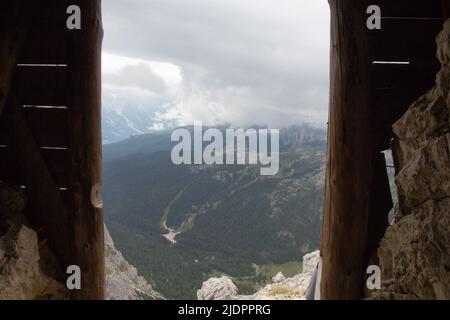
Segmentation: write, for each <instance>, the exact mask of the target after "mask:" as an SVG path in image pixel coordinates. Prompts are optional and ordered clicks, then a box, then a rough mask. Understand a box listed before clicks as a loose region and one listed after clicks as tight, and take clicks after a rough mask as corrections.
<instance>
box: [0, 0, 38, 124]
mask: <svg viewBox="0 0 450 320" xmlns="http://www.w3.org/2000/svg"><path fill="white" fill-rule="evenodd" d="M36 3H37V1H25V0H15V1H2V2H1V4H0V116H1V115H2V113H3V109H4V106H5V103H6V99H7V98H8V94H9V90H10V89H11V82H12V79H13V75H14V70H15V68H16V64H17V60H18V58H19V55H20V52H21V49H22V45H23V42H24V39H25V36H26V34H27V32H28V30H29V27H30V23H31V17H32V11H33V10H32V7H33V6H36ZM29 7H30V8H31V10H30V8H29Z"/></svg>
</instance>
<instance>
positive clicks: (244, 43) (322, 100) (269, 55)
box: [103, 0, 329, 127]
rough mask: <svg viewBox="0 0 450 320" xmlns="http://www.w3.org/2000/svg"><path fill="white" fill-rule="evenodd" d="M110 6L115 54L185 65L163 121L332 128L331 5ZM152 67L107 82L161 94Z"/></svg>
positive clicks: (110, 43) (192, 2) (223, 1)
mask: <svg viewBox="0 0 450 320" xmlns="http://www.w3.org/2000/svg"><path fill="white" fill-rule="evenodd" d="M103 7H104V10H103V11H104V28H105V42H104V49H105V50H106V52H109V53H112V54H117V55H123V56H129V57H134V58H139V59H143V60H148V61H159V62H168V63H171V64H174V65H177V66H178V67H179V69H180V72H181V77H182V81H181V83H180V84H179V89H177V90H176V91H177V94H176V95H175V96H174V98H173V100H172V101H171V102H170V103H168V104H167V105H166V107H165V109H164V110H162V111H160V112H158V117H157V118H158V119H157V120H159V121H162V122H164V121H174V120H176V121H177V122H179V123H183V124H189V123H192V121H194V120H201V121H203V122H204V123H205V124H221V123H231V124H234V125H253V124H260V125H270V126H272V127H280V126H284V125H291V124H296V123H297V124H298V123H300V122H318V123H325V122H326V118H327V109H328V77H329V75H328V73H329V71H328V69H329V63H328V61H329V22H328V20H329V17H328V8H327V3H326V1H325V0H323V1H318V0H279V1H273V0H246V1H242V0H189V1H186V0H108V1H105V2H103ZM140 71H142V73H143V74H145V75H139V73H140ZM149 71H152V70H151V69H150V70H149V69H146V68H142V69H140V68H138V67H137V66H135V67H134V68H124V69H123V70H122V74H120V73H119V74H116V77H115V78H110V77H109V76H107V77H106V78H105V81H109V82H111V83H115V84H116V85H124V86H125V85H127V83H129V84H131V85H134V86H138V87H142V88H148V89H150V90H151V91H152V92H154V93H156V94H162V93H163V91H164V90H166V89H167V88H166V84H165V82H164V81H163V80H161V79H160V78H158V77H152V76H149V75H150V74H153V73H149ZM117 75H121V76H123V77H117ZM153 75H154V74H153ZM119 78H121V79H119ZM159 80H161V81H159ZM169 89H170V85H169Z"/></svg>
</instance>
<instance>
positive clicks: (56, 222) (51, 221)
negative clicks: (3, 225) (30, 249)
mask: <svg viewBox="0 0 450 320" xmlns="http://www.w3.org/2000/svg"><path fill="white" fill-rule="evenodd" d="M7 109H8V113H10V115H11V117H10V119H11V123H12V128H13V130H14V132H13V134H12V144H11V149H12V152H13V154H14V158H15V169H16V170H17V171H19V174H20V176H21V177H22V178H23V179H24V181H23V183H24V185H25V186H26V187H27V190H26V192H27V196H28V198H29V202H30V206H31V209H32V210H30V215H29V218H30V219H31V221H32V223H33V224H34V225H36V226H38V228H39V229H40V230H42V231H43V234H44V235H45V237H48V239H49V244H50V247H51V248H52V249H53V251H54V252H55V253H56V254H57V255H58V257H59V258H60V261H61V262H62V263H64V262H67V261H69V260H70V257H71V253H70V245H69V244H70V240H69V239H70V238H69V234H68V233H67V232H66V230H68V227H69V226H68V213H67V210H66V207H65V205H64V204H63V201H62V199H61V197H60V193H59V187H58V186H57V184H56V183H55V180H54V179H53V176H52V174H51V173H50V170H49V168H48V166H47V162H46V161H45V159H44V157H43V156H42V153H41V149H40V148H39V146H38V144H37V143H36V141H35V140H34V137H33V133H32V132H31V130H30V128H29V126H28V123H27V120H26V118H25V114H24V112H23V108H21V106H20V104H19V103H18V101H17V99H16V98H15V96H14V95H10V98H9V99H8V102H7Z"/></svg>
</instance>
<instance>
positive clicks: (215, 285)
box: [197, 250, 320, 300]
mask: <svg viewBox="0 0 450 320" xmlns="http://www.w3.org/2000/svg"><path fill="white" fill-rule="evenodd" d="M319 254H320V253H319V251H318V250H317V251H314V252H312V253H310V254H307V255H305V256H303V272H302V273H299V274H297V275H296V276H294V277H292V278H286V277H285V276H284V275H283V274H282V273H281V272H280V273H278V274H277V275H276V276H275V277H273V279H272V282H273V283H271V284H268V285H266V286H265V287H264V288H262V289H261V290H259V291H258V292H256V293H255V294H253V295H249V296H243V295H238V290H237V288H236V286H235V285H234V283H233V281H232V280H231V279H230V278H228V277H225V276H222V277H221V278H211V279H209V280H208V281H206V282H204V283H203V286H202V288H201V289H200V290H198V291H197V297H198V299H199V300H303V299H305V294H306V289H307V288H308V285H309V282H310V280H311V275H312V272H313V271H314V269H315V267H316V265H317V262H318V261H319Z"/></svg>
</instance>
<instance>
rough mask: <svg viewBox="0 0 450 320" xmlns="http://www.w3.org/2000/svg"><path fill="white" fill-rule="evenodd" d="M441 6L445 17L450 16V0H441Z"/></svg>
mask: <svg viewBox="0 0 450 320" xmlns="http://www.w3.org/2000/svg"><path fill="white" fill-rule="evenodd" d="M441 7H442V14H443V16H444V19H448V18H450V2H449V1H448V0H441Z"/></svg>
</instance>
